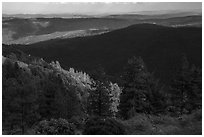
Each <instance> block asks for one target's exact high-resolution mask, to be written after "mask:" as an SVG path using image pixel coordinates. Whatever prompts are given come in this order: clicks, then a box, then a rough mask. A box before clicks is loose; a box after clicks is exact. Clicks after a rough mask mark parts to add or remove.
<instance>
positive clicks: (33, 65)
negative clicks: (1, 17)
mask: <svg viewBox="0 0 204 137" xmlns="http://www.w3.org/2000/svg"><path fill="white" fill-rule="evenodd" d="M124 66H125V67H124V69H123V73H122V75H121V77H120V81H121V82H120V83H114V82H112V79H114V77H111V78H110V77H109V76H108V75H107V74H106V72H105V70H104V68H103V67H102V66H100V67H98V68H97V69H95V70H93V71H92V73H90V74H87V73H86V72H81V71H77V70H75V69H74V68H70V69H67V70H66V69H63V68H62V67H61V65H60V62H58V61H52V62H50V63H48V62H46V61H45V60H44V59H42V58H39V57H34V56H32V55H28V54H25V53H24V52H22V51H20V50H18V49H16V48H14V47H12V46H3V57H2V71H3V74H2V81H3V82H2V107H3V108H2V119H3V121H2V129H3V134H49V135H62V134H63V135H72V134H85V135H107V134H108V135H123V134H165V135H166V134H174V135H175V134H202V110H201V108H202V72H201V69H200V68H199V67H198V66H195V65H193V64H191V63H189V61H188V56H186V55H185V54H183V55H182V58H180V65H178V66H177V73H176V74H175V76H176V77H175V78H173V79H172V80H171V82H170V84H168V85H164V83H163V82H162V81H161V80H160V79H158V78H157V77H156V76H155V75H154V73H152V72H150V71H149V70H148V68H147V66H146V64H145V62H144V60H143V59H142V57H139V56H138V57H135V56H133V57H130V58H129V59H128V60H127V61H126V63H125V64H124ZM164 87H168V88H164Z"/></svg>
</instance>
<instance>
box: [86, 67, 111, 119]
mask: <svg viewBox="0 0 204 137" xmlns="http://www.w3.org/2000/svg"><path fill="white" fill-rule="evenodd" d="M96 71H97V72H96V73H95V75H94V76H93V77H94V83H93V84H92V90H90V91H89V97H88V100H87V102H88V104H87V110H88V114H89V115H91V116H93V115H95V116H102V117H107V116H111V115H112V112H111V109H110V107H111V99H110V98H111V96H110V91H109V89H110V85H109V82H108V81H107V77H106V74H105V72H104V70H103V69H101V68H99V69H98V70H96Z"/></svg>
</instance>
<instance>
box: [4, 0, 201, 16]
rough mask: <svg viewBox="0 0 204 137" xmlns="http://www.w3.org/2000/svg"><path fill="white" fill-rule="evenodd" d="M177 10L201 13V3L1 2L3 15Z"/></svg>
mask: <svg viewBox="0 0 204 137" xmlns="http://www.w3.org/2000/svg"><path fill="white" fill-rule="evenodd" d="M158 10H162V11H163V10H179V11H199V12H202V3H201V2H194V3H193V2H134V3H131V2H129V3H121V2H120V3H102V2H95V3H93V2H92V3H90V2H89V3H88V2H86V3H83V2H67V3H66V2H63V3H62V2H61V3H60V2H3V4H2V13H3V14H62V13H63V14H113V13H114V14H117V13H131V12H133V13H134V12H141V11H158Z"/></svg>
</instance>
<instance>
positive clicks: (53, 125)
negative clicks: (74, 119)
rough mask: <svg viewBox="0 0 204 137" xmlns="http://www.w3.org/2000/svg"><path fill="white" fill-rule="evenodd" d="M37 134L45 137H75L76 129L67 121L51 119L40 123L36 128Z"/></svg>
mask: <svg viewBox="0 0 204 137" xmlns="http://www.w3.org/2000/svg"><path fill="white" fill-rule="evenodd" d="M35 133H36V134H43V135H74V133H75V127H74V125H73V124H72V123H69V122H68V121H67V120H65V119H61V118H59V119H51V120H49V121H48V120H43V121H40V122H39V124H38V125H37V126H36V128H35Z"/></svg>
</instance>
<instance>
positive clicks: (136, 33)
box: [15, 24, 202, 82]
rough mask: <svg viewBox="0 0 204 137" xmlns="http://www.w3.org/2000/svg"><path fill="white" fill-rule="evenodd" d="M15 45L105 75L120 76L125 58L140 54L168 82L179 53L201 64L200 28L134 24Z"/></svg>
mask: <svg viewBox="0 0 204 137" xmlns="http://www.w3.org/2000/svg"><path fill="white" fill-rule="evenodd" d="M15 46H16V45H15ZM16 47H18V48H19V49H21V50H22V51H24V52H26V53H28V54H31V55H34V56H38V57H42V58H44V59H45V60H48V61H51V60H58V61H60V62H61V65H62V66H64V67H67V68H68V67H74V68H77V69H81V70H85V71H87V72H90V71H92V70H93V69H95V68H97V67H98V66H99V65H101V66H102V67H104V68H105V71H106V72H107V73H108V74H110V75H116V76H119V75H120V73H121V72H122V69H123V66H124V65H125V63H126V61H127V59H128V58H130V57H132V56H141V57H142V58H143V59H144V61H145V62H146V64H147V67H148V68H149V69H150V71H154V72H155V74H156V75H157V77H159V78H161V79H162V80H164V81H165V82H168V81H169V80H170V79H171V78H172V76H173V74H174V72H175V67H176V66H177V65H178V64H179V62H180V58H181V56H182V54H185V55H186V56H187V57H188V58H189V61H190V62H191V63H193V64H195V65H198V66H201V64H202V63H201V61H202V29H201V28H194V27H179V28H172V27H164V26H158V25H153V24H137V25H132V26H129V27H127V28H124V29H119V30H115V31H112V32H109V33H106V34H102V35H98V36H90V37H83V38H73V39H55V40H49V41H45V42H40V43H36V44H33V45H29V46H22V45H21V46H16Z"/></svg>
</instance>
